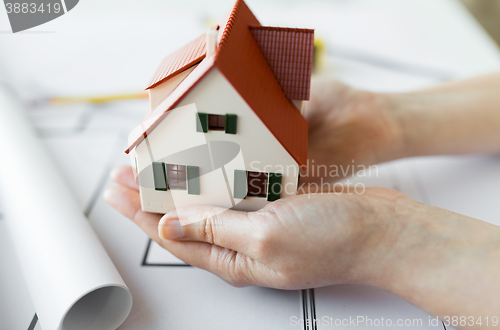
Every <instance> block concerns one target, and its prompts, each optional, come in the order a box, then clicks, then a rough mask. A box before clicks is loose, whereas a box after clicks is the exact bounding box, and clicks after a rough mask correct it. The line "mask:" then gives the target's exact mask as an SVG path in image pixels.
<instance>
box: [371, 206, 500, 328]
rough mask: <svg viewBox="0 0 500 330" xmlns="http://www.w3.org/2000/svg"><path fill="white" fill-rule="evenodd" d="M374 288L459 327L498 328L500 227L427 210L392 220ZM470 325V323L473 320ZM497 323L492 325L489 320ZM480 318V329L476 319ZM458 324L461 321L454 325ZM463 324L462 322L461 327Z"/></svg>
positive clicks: (499, 312) (499, 310) (437, 210)
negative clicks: (386, 251)
mask: <svg viewBox="0 0 500 330" xmlns="http://www.w3.org/2000/svg"><path fill="white" fill-rule="evenodd" d="M395 221H396V222H395V223H393V224H392V227H394V226H395V227H396V228H397V229H393V230H391V232H392V233H393V234H395V236H394V237H393V239H392V240H391V239H389V240H388V241H389V242H392V243H393V244H391V246H390V247H388V249H391V250H392V257H391V258H389V259H388V260H387V261H386V264H385V265H384V268H383V274H384V275H386V277H385V278H384V277H379V279H380V280H379V281H380V282H379V283H378V284H377V285H379V286H381V287H383V288H384V289H386V290H388V291H390V292H393V293H394V294H396V295H398V296H401V297H402V298H404V299H406V300H408V301H409V302H411V303H413V304H414V305H416V306H418V307H420V308H422V309H424V310H425V311H427V312H429V313H430V314H432V315H435V316H439V317H440V318H441V319H442V320H445V321H446V320H448V319H447V318H446V317H449V319H450V320H451V318H453V317H454V316H457V317H458V319H459V320H460V318H461V317H462V319H463V317H466V318H467V322H466V323H467V326H458V328H462V329H469V328H470V329H483V328H487V327H486V317H488V320H489V326H490V328H497V327H498V326H499V325H500V299H499V297H500V279H499V277H498V274H499V273H500V228H498V227H496V226H493V225H490V224H487V223H485V222H482V221H479V220H476V219H472V218H469V217H466V216H463V215H459V214H456V213H453V212H450V211H446V210H442V209H439V208H436V207H432V206H421V207H419V210H413V212H411V214H410V213H408V214H407V215H404V214H403V215H399V216H397V219H396V220H395ZM471 317H472V318H473V319H474V320H475V321H474V326H469V325H470V324H471V320H472V318H471ZM495 317H496V320H497V321H498V322H495V323H492V318H494V319H495ZM478 320H482V322H483V326H482V327H479V326H478V325H477V324H475V322H476V321H478ZM459 325H460V323H459ZM462 325H463V323H462Z"/></svg>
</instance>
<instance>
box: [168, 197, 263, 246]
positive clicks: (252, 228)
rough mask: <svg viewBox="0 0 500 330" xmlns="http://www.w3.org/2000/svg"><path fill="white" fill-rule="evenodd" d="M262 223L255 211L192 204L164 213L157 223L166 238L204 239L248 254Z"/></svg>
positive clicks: (203, 240)
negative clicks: (191, 205)
mask: <svg viewBox="0 0 500 330" xmlns="http://www.w3.org/2000/svg"><path fill="white" fill-rule="evenodd" d="M259 227H260V221H259V219H258V217H256V216H254V214H253V213H249V212H243V211H234V210H229V209H225V208H221V207H212V206H193V207H186V208H179V209H177V210H176V211H172V212H169V213H167V214H165V215H164V216H163V217H162V218H161V220H160V222H159V224H158V235H159V236H160V238H161V239H164V240H182V241H197V242H205V243H209V244H213V245H218V246H221V247H224V248H228V249H231V250H235V251H239V252H242V253H245V254H247V253H248V252H249V250H250V249H249V247H251V246H252V243H253V242H254V240H255V238H256V235H255V234H256V233H258V231H259Z"/></svg>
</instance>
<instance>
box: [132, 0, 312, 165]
mask: <svg viewBox="0 0 500 330" xmlns="http://www.w3.org/2000/svg"><path fill="white" fill-rule="evenodd" d="M255 26H260V23H259V21H258V20H257V19H256V18H255V16H254V15H253V14H252V12H251V11H250V9H249V8H248V7H247V5H246V4H245V2H244V1H243V0H237V1H236V4H235V5H234V7H233V10H232V11H231V14H230V16H229V18H228V19H227V22H226V26H225V27H224V29H223V30H222V31H221V32H220V33H221V37H220V42H219V45H218V47H217V49H216V52H215V54H214V55H212V56H209V57H206V58H204V59H203V60H202V61H201V62H200V64H199V65H198V66H197V67H196V68H195V69H194V70H193V72H192V73H191V74H189V75H188V76H187V77H186V79H184V80H183V81H182V82H181V83H180V84H179V86H178V87H177V88H176V89H174V90H173V91H172V93H171V94H170V95H169V96H168V97H167V98H166V99H165V100H164V101H163V102H162V103H161V104H160V105H159V106H158V107H157V108H156V110H155V111H154V112H152V113H151V114H150V115H149V116H148V117H147V118H146V120H145V121H144V123H143V124H142V125H141V127H140V128H139V129H137V130H135V131H134V133H133V134H131V136H130V137H129V147H128V149H127V150H126V151H125V152H126V153H129V152H130V151H131V150H132V149H133V148H134V147H135V146H137V144H139V143H140V142H141V141H142V140H143V139H144V138H145V137H146V136H147V135H148V134H149V133H150V132H151V131H152V130H153V129H154V128H155V127H156V125H158V123H160V122H161V120H162V119H163V118H164V117H165V115H166V113H167V112H168V111H169V110H172V109H174V108H175V107H176V106H177V105H178V104H179V102H180V101H181V100H182V99H183V98H184V97H185V96H186V95H187V94H188V93H189V92H190V91H191V90H192V88H193V87H194V86H195V85H196V84H198V82H199V81H200V80H201V79H202V78H203V77H204V76H205V75H206V74H207V73H208V72H209V71H210V70H211V69H212V68H213V67H216V68H217V69H219V71H220V72H221V74H222V75H223V76H224V77H225V78H226V79H227V80H228V81H229V82H230V83H231V85H232V86H233V87H234V88H235V90H236V91H237V92H238V93H239V95H240V96H241V97H242V98H243V100H244V101H245V102H246V103H247V104H248V105H249V107H250V108H251V109H252V110H253V111H254V112H255V113H256V114H257V116H258V117H259V118H260V120H262V122H263V123H264V124H265V126H266V127H267V128H268V129H269V130H270V131H271V132H272V134H273V135H274V136H275V137H276V139H277V140H278V141H279V143H280V144H281V145H282V146H283V147H284V148H285V149H286V150H287V152H288V153H289V154H290V155H291V156H292V157H293V159H294V160H295V161H296V162H297V163H298V164H299V165H306V163H307V139H308V123H307V120H306V119H305V118H304V117H303V116H302V115H301V113H300V112H299V111H297V108H296V107H295V106H294V105H293V104H292V102H291V101H290V100H289V99H288V98H287V97H286V95H285V93H284V92H283V89H282V87H281V85H280V84H279V82H278V80H277V79H276V77H275V74H274V73H273V71H272V69H271V66H270V65H269V64H268V62H267V60H266V58H265V56H264V54H263V53H262V51H261V49H260V47H259V45H258V44H257V42H256V39H255V38H254V36H253V35H252V32H251V30H250V27H255ZM200 38H201V37H200ZM200 38H198V39H200ZM195 40H196V39H195ZM174 54H175V53H174ZM202 56H203V57H204V56H205V55H204V54H203V55H202ZM169 63H170V62H169ZM159 76H162V75H159ZM146 123H147V124H146Z"/></svg>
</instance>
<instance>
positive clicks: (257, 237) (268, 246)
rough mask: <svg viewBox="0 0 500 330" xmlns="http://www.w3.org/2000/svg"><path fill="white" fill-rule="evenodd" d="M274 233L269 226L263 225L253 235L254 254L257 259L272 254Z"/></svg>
mask: <svg viewBox="0 0 500 330" xmlns="http://www.w3.org/2000/svg"><path fill="white" fill-rule="evenodd" d="M273 236H274V233H273V231H272V229H271V228H270V226H269V225H267V224H263V225H261V226H260V227H259V228H257V229H256V230H255V231H254V233H253V241H254V243H253V244H252V253H253V255H255V256H257V257H264V256H266V255H269V254H270V253H272V247H273V241H274V239H273Z"/></svg>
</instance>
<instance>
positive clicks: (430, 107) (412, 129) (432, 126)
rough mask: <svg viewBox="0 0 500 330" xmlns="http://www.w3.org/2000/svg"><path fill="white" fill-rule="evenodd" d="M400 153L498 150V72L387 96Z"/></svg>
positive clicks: (499, 129) (499, 111) (433, 153)
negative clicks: (398, 131)
mask: <svg viewBox="0 0 500 330" xmlns="http://www.w3.org/2000/svg"><path fill="white" fill-rule="evenodd" d="M387 98H388V103H389V106H390V107H391V108H392V109H393V113H394V116H395V117H396V119H397V121H398V122H399V123H400V127H401V140H402V141H401V150H400V157H412V156H423V155H438V154H450V155H460V154H480V153H482V154H486V153H489V154H492V153H500V143H499V142H500V74H499V73H497V74H493V75H489V76H484V77H479V78H474V79H469V80H464V81H459V82H452V83H447V84H443V85H441V86H438V87H435V88H431V89H427V90H423V91H419V92H413V93H402V94H388V95H387Z"/></svg>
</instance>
